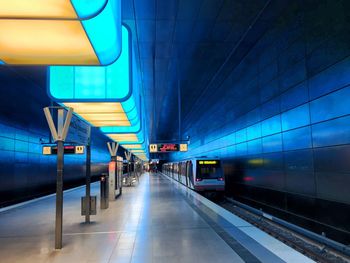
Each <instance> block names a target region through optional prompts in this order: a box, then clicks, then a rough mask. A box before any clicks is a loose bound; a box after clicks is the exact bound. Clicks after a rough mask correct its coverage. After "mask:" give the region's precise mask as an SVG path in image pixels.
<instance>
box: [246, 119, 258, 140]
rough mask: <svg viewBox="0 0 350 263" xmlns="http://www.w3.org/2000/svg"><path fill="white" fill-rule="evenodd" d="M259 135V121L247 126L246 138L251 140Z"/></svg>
mask: <svg viewBox="0 0 350 263" xmlns="http://www.w3.org/2000/svg"><path fill="white" fill-rule="evenodd" d="M260 137H261V123H260V122H259V123H257V124H255V125H252V126H249V127H248V128H247V139H248V140H252V139H256V138H260Z"/></svg>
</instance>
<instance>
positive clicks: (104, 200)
mask: <svg viewBox="0 0 350 263" xmlns="http://www.w3.org/2000/svg"><path fill="white" fill-rule="evenodd" d="M100 183H101V185H100V193H101V200H100V201H101V205H100V206H101V209H107V208H108V205H109V200H108V195H109V189H108V188H109V187H108V175H107V174H102V175H101V180H100Z"/></svg>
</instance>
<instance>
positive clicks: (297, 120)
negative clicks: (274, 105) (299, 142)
mask: <svg viewBox="0 0 350 263" xmlns="http://www.w3.org/2000/svg"><path fill="white" fill-rule="evenodd" d="M281 118H282V130H283V131H286V130H290V129H295V128H298V127H302V126H306V125H309V124H310V113H309V105H308V104H304V105H302V106H299V107H296V108H294V109H292V110H289V111H286V112H284V113H282V116H281Z"/></svg>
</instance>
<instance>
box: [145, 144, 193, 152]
mask: <svg viewBox="0 0 350 263" xmlns="http://www.w3.org/2000/svg"><path fill="white" fill-rule="evenodd" d="M149 151H150V153H167V152H178V151H180V152H187V143H181V144H178V143H158V144H150V145H149Z"/></svg>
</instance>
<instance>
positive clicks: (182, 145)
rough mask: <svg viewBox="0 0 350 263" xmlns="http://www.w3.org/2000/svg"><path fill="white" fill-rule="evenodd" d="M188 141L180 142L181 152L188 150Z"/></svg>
mask: <svg viewBox="0 0 350 263" xmlns="http://www.w3.org/2000/svg"><path fill="white" fill-rule="evenodd" d="M187 149H188V147H187V143H181V144H180V152H187Z"/></svg>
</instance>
